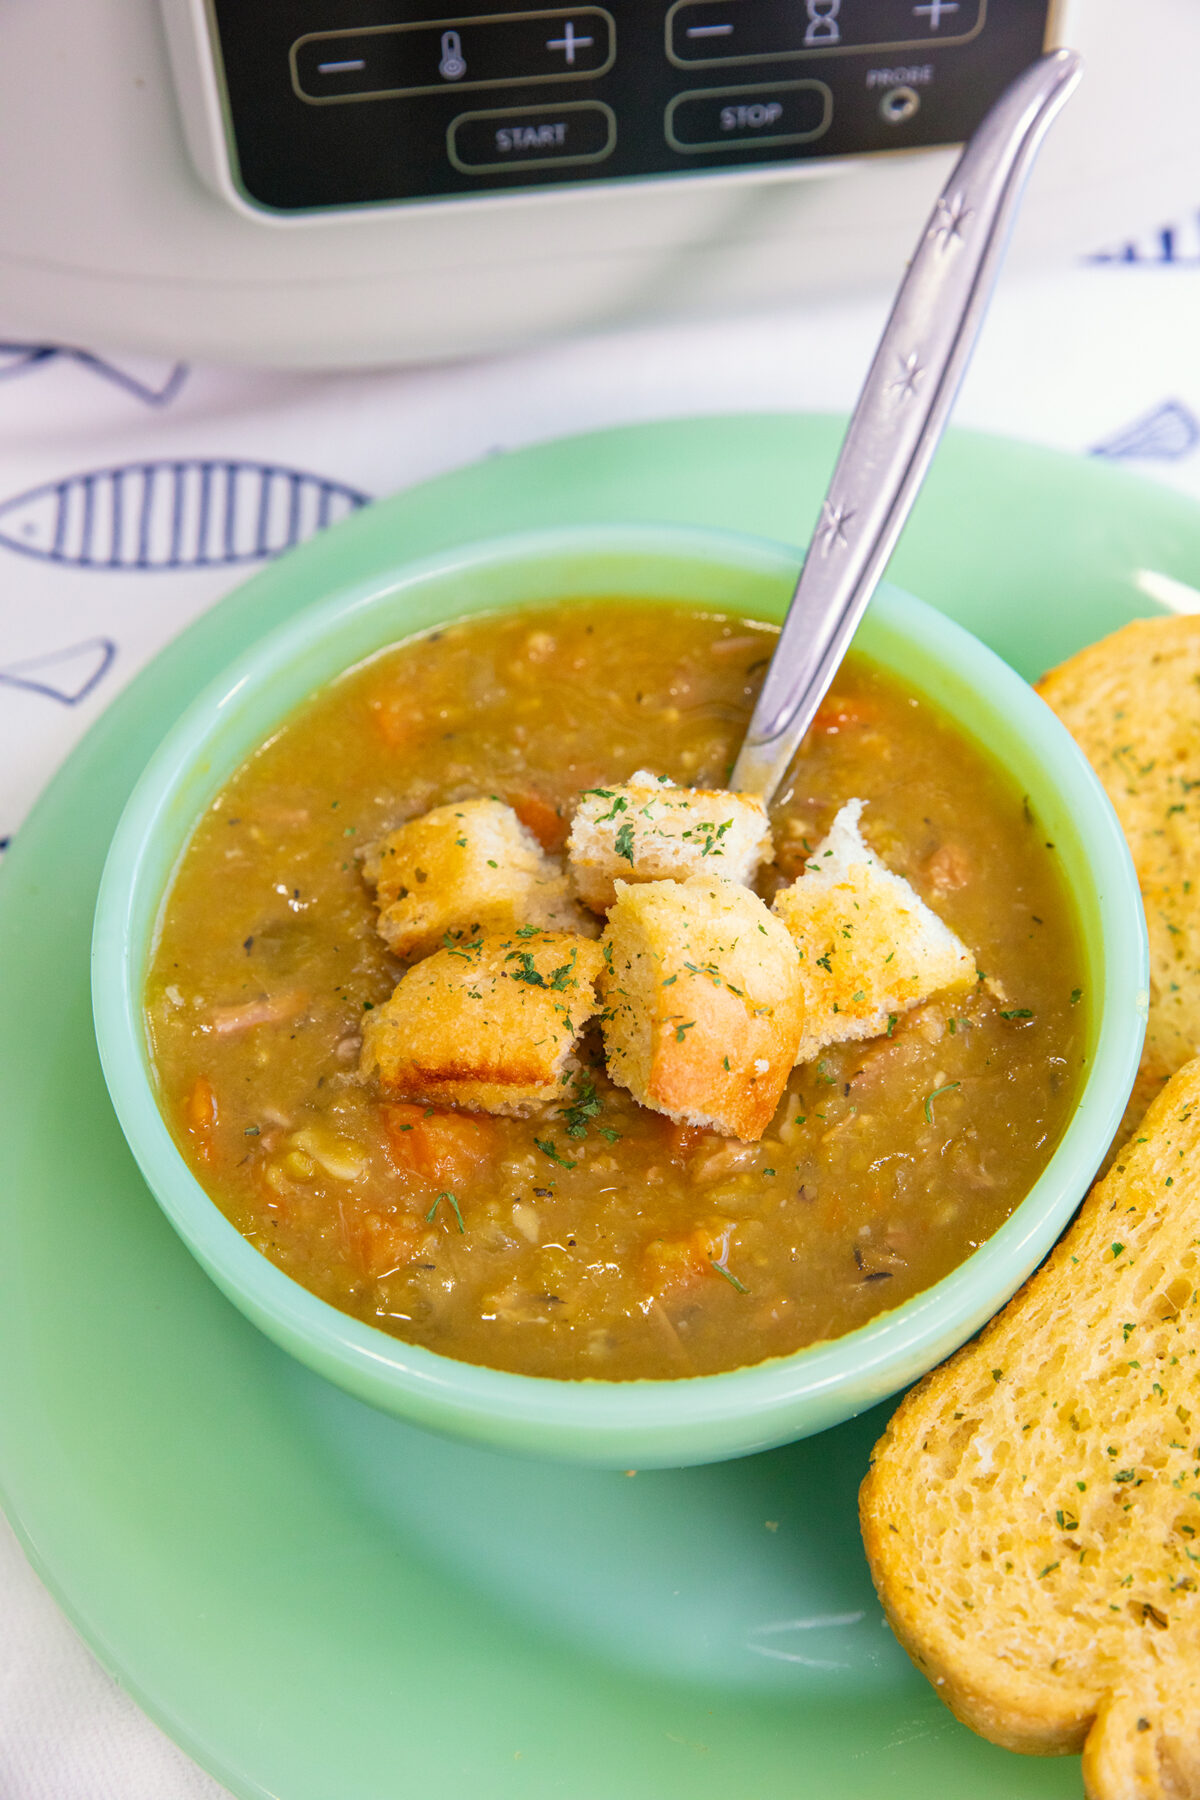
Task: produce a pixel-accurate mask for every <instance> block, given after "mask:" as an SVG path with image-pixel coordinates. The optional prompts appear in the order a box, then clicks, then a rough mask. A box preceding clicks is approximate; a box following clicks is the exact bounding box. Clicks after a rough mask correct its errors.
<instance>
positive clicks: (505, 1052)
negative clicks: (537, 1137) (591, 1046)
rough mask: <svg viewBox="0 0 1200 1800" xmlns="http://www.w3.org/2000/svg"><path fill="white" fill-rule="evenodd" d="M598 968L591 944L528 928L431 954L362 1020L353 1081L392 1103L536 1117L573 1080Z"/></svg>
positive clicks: (598, 956)
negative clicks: (357, 1076)
mask: <svg viewBox="0 0 1200 1800" xmlns="http://www.w3.org/2000/svg"><path fill="white" fill-rule="evenodd" d="M601 961H602V958H601V953H600V945H599V944H598V943H597V942H596V941H595V939H594V938H586V937H580V936H579V935H578V934H576V933H573V932H566V931H542V930H541V929H540V928H538V927H537V926H530V925H526V926H522V927H521V929H520V930H519V931H516V932H491V933H479V934H477V935H476V936H475V937H473V938H470V939H464V940H463V941H462V942H461V943H458V944H456V945H454V947H453V948H451V949H444V950H435V951H434V953H433V954H432V955H431V956H427V957H426V958H425V959H424V960H423V961H422V962H419V963H417V964H416V965H415V966H414V967H413V968H411V969H409V970H408V972H407V974H405V975H404V976H403V978H402V979H401V981H400V983H399V985H398V986H397V988H396V990H395V992H394V993H393V995H392V997H391V999H390V1000H388V1001H387V1002H385V1004H384V1005H383V1006H380V1007H376V1008H375V1010H374V1011H373V1012H370V1013H368V1014H367V1018H366V1024H365V1027H364V1030H363V1048H362V1058H361V1062H360V1069H361V1072H362V1073H363V1074H364V1075H365V1076H367V1077H373V1078H374V1079H375V1080H376V1081H377V1082H378V1084H379V1087H380V1088H381V1089H382V1090H383V1092H384V1093H385V1094H386V1095H387V1097H388V1098H389V1099H390V1100H413V1101H427V1102H430V1103H432V1104H434V1105H437V1106H456V1107H460V1108H462V1109H463V1110H464V1111H466V1112H486V1113H510V1114H513V1115H514V1116H516V1117H518V1118H521V1117H524V1116H525V1115H526V1114H528V1113H531V1112H535V1111H536V1110H537V1109H538V1108H539V1107H541V1106H542V1105H544V1104H545V1103H546V1102H547V1101H553V1100H557V1099H560V1098H561V1095H562V1091H563V1088H564V1086H565V1084H566V1083H567V1082H568V1081H569V1080H570V1079H571V1076H572V1075H573V1073H574V1068H575V1064H574V1059H573V1056H572V1052H573V1050H574V1048H575V1044H576V1042H577V1041H578V1038H579V1034H580V1032H581V1031H582V1030H583V1027H584V1026H585V1025H586V1024H587V1022H588V1020H589V1019H590V1018H591V1017H592V1015H593V1013H594V1012H596V1010H597V1008H598V1006H599V1001H598V999H597V996H596V985H595V984H596V978H597V976H598V975H599V973H600V967H601Z"/></svg>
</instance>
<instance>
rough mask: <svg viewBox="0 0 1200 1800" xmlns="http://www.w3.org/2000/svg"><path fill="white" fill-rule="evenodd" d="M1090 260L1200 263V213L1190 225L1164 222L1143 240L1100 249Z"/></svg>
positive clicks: (1088, 259)
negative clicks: (1166, 223)
mask: <svg viewBox="0 0 1200 1800" xmlns="http://www.w3.org/2000/svg"><path fill="white" fill-rule="evenodd" d="M1084 260H1085V261H1086V262H1089V263H1156V264H1162V263H1170V264H1174V265H1177V266H1180V267H1183V266H1187V265H1192V266H1194V265H1195V264H1196V263H1198V262H1200V213H1196V214H1194V215H1193V217H1192V218H1190V219H1189V220H1188V221H1187V223H1186V224H1179V223H1178V222H1176V223H1174V224H1171V225H1160V226H1159V228H1158V230H1157V231H1153V232H1151V233H1149V234H1148V236H1147V237H1145V238H1143V239H1141V240H1140V241H1139V240H1138V239H1136V238H1131V239H1129V240H1128V241H1127V242H1125V243H1124V244H1118V245H1117V246H1116V248H1115V249H1108V250H1096V251H1093V253H1092V254H1091V255H1090V256H1088V257H1085V259H1084Z"/></svg>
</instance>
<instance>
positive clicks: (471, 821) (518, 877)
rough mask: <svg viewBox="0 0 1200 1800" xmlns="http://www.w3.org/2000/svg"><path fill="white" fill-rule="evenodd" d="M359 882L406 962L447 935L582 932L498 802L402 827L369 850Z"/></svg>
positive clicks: (545, 865)
mask: <svg viewBox="0 0 1200 1800" xmlns="http://www.w3.org/2000/svg"><path fill="white" fill-rule="evenodd" d="M363 873H364V875H365V876H366V878H367V880H368V881H369V882H370V883H371V885H372V886H373V887H374V888H375V890H376V893H375V899H376V904H377V906H378V907H379V931H380V935H381V936H382V938H383V940H384V942H385V943H386V944H387V946H388V949H389V950H391V951H393V952H394V954H395V955H396V956H401V957H404V958H405V959H406V960H409V961H411V960H412V959H414V958H416V957H419V956H425V955H427V954H428V953H429V951H431V950H437V949H439V948H440V947H441V946H442V944H443V943H444V942H445V939H446V936H447V934H449V936H450V937H452V938H470V937H474V936H476V935H477V934H478V933H479V931H480V930H483V929H487V930H501V931H503V930H509V929H513V928H515V927H516V926H517V925H542V926H547V927H553V928H559V929H564V930H575V931H578V930H583V931H586V930H588V929H589V925H588V923H587V915H586V914H585V913H583V912H582V911H581V909H580V908H579V907H577V906H576V905H575V903H574V902H573V901H572V900H571V898H570V895H569V893H568V884H567V877H566V874H565V873H564V871H563V869H562V868H561V866H560V865H559V863H558V862H556V861H555V859H554V858H553V857H550V856H547V855H546V854H545V852H544V851H543V850H542V848H541V845H540V844H539V843H538V841H537V839H536V838H535V837H534V835H533V833H532V832H531V831H528V830H527V829H526V827H525V826H524V825H522V823H521V821H520V820H519V819H518V817H517V815H516V813H515V812H514V811H513V809H512V807H511V806H505V805H504V803H503V802H502V801H500V800H459V801H457V802H455V803H452V804H451V805H449V806H435V807H434V809H433V811H432V812H427V813H423V814H422V816H421V817H420V818H419V819H410V820H409V822H408V823H407V825H401V826H400V827H399V829H398V830H396V831H392V832H389V833H388V835H387V837H385V838H384V839H382V841H381V842H380V843H378V844H376V845H375V846H374V848H373V849H372V850H371V851H370V852H369V854H368V855H367V857H366V860H365V861H364V863H363Z"/></svg>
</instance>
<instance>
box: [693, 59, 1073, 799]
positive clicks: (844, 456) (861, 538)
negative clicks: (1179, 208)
mask: <svg viewBox="0 0 1200 1800" xmlns="http://www.w3.org/2000/svg"><path fill="white" fill-rule="evenodd" d="M1080 71H1081V60H1080V58H1079V56H1078V55H1077V54H1076V53H1075V52H1074V51H1073V50H1056V51H1053V52H1052V53H1051V54H1050V55H1048V56H1043V57H1042V58H1041V59H1040V60H1039V61H1038V62H1036V63H1034V64H1033V65H1032V67H1031V68H1029V69H1027V70H1026V71H1025V73H1024V74H1023V75H1020V76H1018V78H1017V80H1016V81H1014V82H1013V84H1012V85H1011V87H1009V88H1007V89H1006V90H1005V92H1004V93H1003V94H1002V95H1001V96H1000V99H999V100H998V101H997V102H996V104H995V105H994V106H993V107H992V109H991V111H990V112H989V113H988V114H987V116H986V118H985V119H984V120H983V122H982V124H980V126H979V127H978V129H977V130H976V132H975V134H974V136H973V137H972V138H971V140H970V142H969V143H968V144H967V147H966V149H965V150H964V151H963V153H962V156H961V157H960V158H959V160H958V162H957V164H956V165H955V168H954V172H953V174H952V175H951V176H950V179H949V181H948V182H947V183H946V185H945V187H944V188H943V189H942V192H941V194H940V195H939V196H938V200H937V204H936V205H935V206H934V209H933V212H932V213H931V215H930V218H929V222H928V224H927V225H926V227H925V231H924V233H923V235H922V237H921V241H920V243H919V244H918V246H917V250H916V253H915V255H914V256H913V259H912V262H911V263H910V265H909V268H908V272H907V273H906V275H905V277H904V280H903V281H902V282H901V284H900V289H899V292H898V293H897V295H896V299H895V303H894V305H893V307H892V312H891V317H890V318H889V319H888V322H887V327H886V329H885V330H884V334H883V337H882V339H881V340H880V343H879V348H878V350H877V351H876V352H875V359H874V361H873V362H872V364H871V368H870V371H869V373H868V375H867V379H866V382H865V383H864V385H863V390H862V393H861V395H860V396H859V400H858V405H857V406H856V407H855V409H854V416H853V418H852V419H851V421H850V425H849V429H848V430H847V432H846V438H845V441H844V443H843V445H842V449H841V454H840V455H839V457H838V461H837V467H836V468H835V470H834V472H833V480H832V481H831V482H830V484H829V491H828V493H827V494H826V496H825V499H824V501H823V503H822V506H821V517H820V520H819V521H818V524H817V528H816V531H815V532H814V534H813V538H812V542H811V544H810V545H809V549H808V554H807V556H806V557H805V560H804V566H803V568H802V569H801V571H800V579H799V581H798V582H797V583H796V590H795V592H794V594H793V595H792V600H791V604H790V606H789V608H788V613H787V617H786V619H785V620H784V625H783V630H782V632H781V634H780V637H779V642H778V644H777V645H776V647H775V654H774V656H773V657H772V658H771V666H770V668H769V669H768V670H767V675H766V680H765V681H764V682H763V687H762V692H761V694H760V695H759V698H758V705H757V706H756V707H755V709H754V716H753V718H752V719H751V721H750V726H749V729H748V731H747V733H746V739H745V742H744V743H743V745H742V749H741V753H740V754H739V756H738V759H737V762H736V764H735V765H734V770H733V775H732V778H731V780H730V784H729V785H730V787H731V788H733V789H734V790H735V792H738V793H748V794H759V795H761V796H762V798H763V799H764V800H766V801H769V800H770V799H771V797H772V796H773V794H774V793H775V790H776V789H777V787H778V786H779V783H780V782H781V781H782V779H783V776H784V773H785V771H786V769H787V766H788V764H789V762H790V761H791V759H792V756H793V754H794V752H795V750H796V747H797V745H798V744H799V742H800V739H801V738H802V737H803V736H804V733H805V732H806V731H807V730H808V727H809V726H810V724H811V723H812V720H813V717H814V715H815V713H816V710H817V708H818V706H819V705H820V703H821V701H822V699H823V698H824V695H825V692H826V690H827V689H828V687H829V684H830V682H831V681H832V680H833V677H834V675H835V674H836V673H837V669H838V666H839V664H840V663H841V660H842V657H843V656H844V655H845V652H846V646H847V644H848V643H849V641H850V638H851V637H852V635H853V633H854V630H855V627H856V626H857V624H858V621H859V619H860V618H861V617H862V614H863V612H864V611H865V609H866V605H867V602H868V601H869V599H870V598H871V595H872V594H873V593H874V591H875V585H876V583H877V582H878V580H879V578H880V576H881V575H882V574H883V571H884V568H885V566H886V564H887V560H888V558H889V556H890V555H891V553H892V551H893V549H894V548H895V544H896V539H897V538H898V537H899V535H900V532H901V530H902V528H903V525H904V521H905V520H906V519H907V517H908V514H909V510H910V508H911V507H912V504H913V501H914V500H915V499H916V497H917V494H918V492H919V490H920V486H921V483H922V481H923V480H924V478H925V471H926V470H927V468H928V467H929V462H930V459H931V457H932V456H933V452H934V450H935V449H936V448H937V444H938V440H939V439H940V437H941V435H942V431H943V430H944V428H945V425H946V420H947V418H948V416H949V413H950V408H951V406H952V405H953V402H954V396H955V394H956V393H957V391H958V385H959V382H960V381H961V380H962V377H963V373H964V371H965V369H966V366H967V361H968V359H969V357H970V354H971V349H972V347H973V345H974V342H975V337H976V334H977V333H978V330H979V327H980V324H981V323H982V321H983V315H984V313H985V312H986V310H987V305H988V301H989V299H990V298H991V291H992V287H993V285H994V282H995V278H996V274H997V272H998V269H999V266H1000V260H1001V257H1002V256H1003V254H1004V248H1005V244H1006V242H1007V238H1008V232H1009V228H1010V226H1011V224H1012V220H1013V217H1014V215H1015V212H1016V208H1017V203H1018V201H1019V199H1020V196H1021V190H1022V187H1023V186H1024V183H1025V178H1026V176H1027V175H1028V173H1029V169H1030V166H1031V164H1032V162H1033V158H1034V156H1035V155H1036V153H1037V150H1038V147H1039V145H1040V144H1041V141H1042V138H1043V136H1044V135H1045V132H1046V130H1047V127H1048V126H1049V124H1050V122H1051V120H1052V119H1053V118H1054V115H1055V114H1056V113H1057V111H1058V109H1059V108H1060V107H1061V106H1062V104H1063V102H1064V101H1065V100H1066V99H1067V97H1068V95H1069V94H1070V93H1071V91H1072V89H1073V88H1074V87H1075V84H1076V83H1077V81H1078V80H1079V75H1080Z"/></svg>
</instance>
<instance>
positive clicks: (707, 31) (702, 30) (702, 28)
mask: <svg viewBox="0 0 1200 1800" xmlns="http://www.w3.org/2000/svg"><path fill="white" fill-rule="evenodd" d="M683 35H684V37H690V38H710V37H732V36H733V26H732V25H689V26H688V28H687V30H686V31H685V32H684V34H683Z"/></svg>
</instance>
